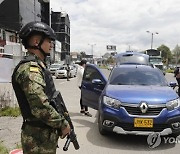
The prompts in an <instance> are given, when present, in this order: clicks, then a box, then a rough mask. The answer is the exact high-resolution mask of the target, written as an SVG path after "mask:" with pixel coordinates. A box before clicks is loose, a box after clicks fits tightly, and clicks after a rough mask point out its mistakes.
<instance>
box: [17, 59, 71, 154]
mask: <svg viewBox="0 0 180 154" xmlns="http://www.w3.org/2000/svg"><path fill="white" fill-rule="evenodd" d="M36 59H37V61H38V62H34V61H30V62H27V63H23V64H21V65H20V67H19V68H18V69H17V71H16V72H15V80H16V82H18V83H19V85H20V86H21V89H22V90H23V92H24V93H25V96H26V98H27V101H28V103H29V106H30V110H31V113H32V117H30V118H29V119H27V120H28V121H36V122H40V123H44V124H45V125H46V126H47V127H46V126H45V127H43V126H42V127H36V126H32V125H31V124H23V126H22V132H21V143H22V148H23V153H24V154H55V153H56V148H57V143H58V138H59V132H60V130H62V129H64V128H65V127H66V126H67V124H68V122H67V121H66V120H65V119H64V117H63V116H61V115H59V114H58V113H57V112H56V110H55V109H54V108H53V107H52V106H51V105H50V103H49V101H48V97H47V96H46V94H45V92H44V88H45V86H46V83H45V80H44V77H43V73H42V68H41V67H45V66H44V64H43V62H42V61H41V60H40V59H38V57H36ZM38 63H39V64H41V66H39V64H38Z"/></svg>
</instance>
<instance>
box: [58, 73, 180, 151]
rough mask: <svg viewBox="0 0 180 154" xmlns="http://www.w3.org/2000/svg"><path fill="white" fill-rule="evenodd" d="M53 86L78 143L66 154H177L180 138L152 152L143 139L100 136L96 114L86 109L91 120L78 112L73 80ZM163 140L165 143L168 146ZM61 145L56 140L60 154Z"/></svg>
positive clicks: (168, 78)
mask: <svg viewBox="0 0 180 154" xmlns="http://www.w3.org/2000/svg"><path fill="white" fill-rule="evenodd" d="M103 72H104V73H105V74H106V76H108V74H109V72H108V71H107V70H103ZM166 78H167V80H168V81H169V82H170V81H175V78H174V77H173V75H172V74H166ZM55 83H56V88H57V89H58V90H60V91H61V93H62V95H63V98H64V100H65V102H66V105H67V108H68V110H69V112H70V116H71V119H72V121H73V124H74V126H75V132H76V134H77V138H78V142H79V144H80V149H79V150H75V149H74V147H73V145H72V144H70V147H69V150H68V151H67V152H66V153H67V154H72V153H78V154H92V153H93V154H102V153H103V154H121V153H123V154H136V153H137V154H146V153H148V154H151V153H153V154H156V153H157V154H161V153H162V154H179V150H180V139H179V143H176V144H175V143H174V139H173V138H165V139H164V138H162V139H161V144H160V145H159V146H158V147H156V148H153V149H152V148H150V147H149V145H148V143H147V137H146V136H133V135H118V134H111V135H109V136H102V135H100V134H99V132H98V126H97V111H95V110H93V109H89V111H90V113H91V114H92V115H93V117H86V116H85V115H82V114H80V113H79V111H80V107H79V98H80V90H79V89H78V88H77V85H76V84H77V80H76V78H73V79H71V80H70V81H68V82H67V81H66V79H58V80H56V79H55ZM165 141H168V143H166V142H165ZM64 144H65V139H64V140H61V139H60V140H59V147H60V148H59V149H58V150H57V153H58V154H59V153H62V152H63V150H62V147H63V145H64Z"/></svg>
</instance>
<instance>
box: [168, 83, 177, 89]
mask: <svg viewBox="0 0 180 154" xmlns="http://www.w3.org/2000/svg"><path fill="white" fill-rule="evenodd" d="M169 85H170V87H172V88H175V87H176V86H177V83H176V82H170V83H169Z"/></svg>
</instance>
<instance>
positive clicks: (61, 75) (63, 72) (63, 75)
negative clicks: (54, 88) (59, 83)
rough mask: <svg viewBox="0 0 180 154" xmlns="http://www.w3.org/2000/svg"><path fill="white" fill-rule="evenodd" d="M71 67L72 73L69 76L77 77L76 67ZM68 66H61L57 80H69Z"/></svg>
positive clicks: (56, 73)
mask: <svg viewBox="0 0 180 154" xmlns="http://www.w3.org/2000/svg"><path fill="white" fill-rule="evenodd" d="M69 67H70V73H69V76H70V77H71V78H72V77H76V73H77V71H76V69H75V67H74V66H71V65H70V66H69ZM66 68H67V65H63V66H61V67H60V68H59V69H57V70H56V72H55V76H56V78H67V70H66Z"/></svg>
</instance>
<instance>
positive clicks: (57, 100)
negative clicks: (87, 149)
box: [50, 91, 79, 151]
mask: <svg viewBox="0 0 180 154" xmlns="http://www.w3.org/2000/svg"><path fill="white" fill-rule="evenodd" d="M50 102H51V105H52V106H53V107H54V108H55V109H56V111H57V112H58V113H61V114H62V115H63V116H64V118H65V119H66V120H67V121H68V123H69V126H70V128H71V131H70V134H69V135H67V140H66V143H65V145H64V147H63V150H64V151H67V150H68V147H69V145H70V142H72V143H73V145H74V148H75V149H76V150H78V149H79V143H78V141H77V138H76V134H75V132H74V126H73V124H72V121H71V118H70V116H69V113H68V111H67V108H66V106H65V103H64V100H63V98H62V96H61V93H60V92H59V91H56V92H55V93H54V94H53V97H52V99H51V101H50Z"/></svg>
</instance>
